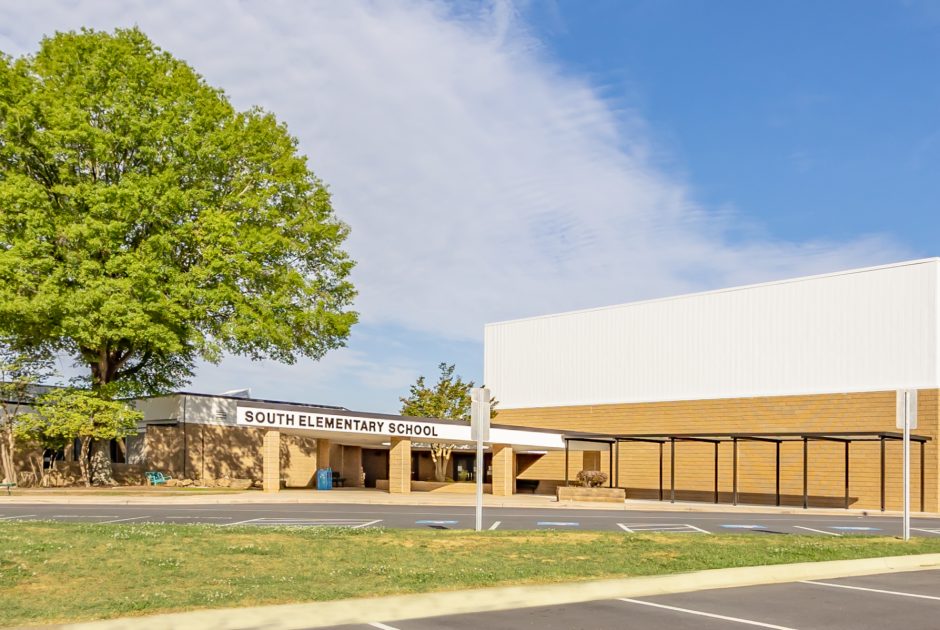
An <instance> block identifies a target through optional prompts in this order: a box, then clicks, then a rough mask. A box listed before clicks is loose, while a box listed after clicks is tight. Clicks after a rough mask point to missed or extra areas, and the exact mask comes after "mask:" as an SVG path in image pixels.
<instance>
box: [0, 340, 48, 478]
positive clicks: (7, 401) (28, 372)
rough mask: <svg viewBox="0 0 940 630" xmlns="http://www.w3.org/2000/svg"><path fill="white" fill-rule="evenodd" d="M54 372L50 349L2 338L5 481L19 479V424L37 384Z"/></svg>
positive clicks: (0, 427)
mask: <svg viewBox="0 0 940 630" xmlns="http://www.w3.org/2000/svg"><path fill="white" fill-rule="evenodd" d="M51 374H52V359H51V357H50V355H49V353H48V352H45V351H42V350H36V349H30V350H23V349H20V348H17V347H16V346H14V345H13V344H12V343H11V342H10V341H8V340H0V473H2V475H3V480H4V481H6V482H12V483H16V481H17V474H16V473H17V470H16V460H15V454H16V431H15V426H16V423H17V421H18V419H19V418H20V416H22V415H23V413H24V407H25V406H26V405H28V404H29V402H30V400H31V399H32V397H33V395H34V394H35V386H36V385H37V384H38V383H39V382H40V381H41V380H42V379H44V378H47V377H48V376H49V375H51Z"/></svg>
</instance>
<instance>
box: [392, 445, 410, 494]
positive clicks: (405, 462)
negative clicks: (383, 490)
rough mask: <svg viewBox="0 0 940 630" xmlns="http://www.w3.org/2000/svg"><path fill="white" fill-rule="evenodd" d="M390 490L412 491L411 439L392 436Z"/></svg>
mask: <svg viewBox="0 0 940 630" xmlns="http://www.w3.org/2000/svg"><path fill="white" fill-rule="evenodd" d="M388 491H389V492H392V493H407V492H411V440H408V439H405V438H392V447H391V449H390V450H389V453H388Z"/></svg>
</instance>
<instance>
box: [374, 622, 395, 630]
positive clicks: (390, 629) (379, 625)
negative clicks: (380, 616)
mask: <svg viewBox="0 0 940 630" xmlns="http://www.w3.org/2000/svg"><path fill="white" fill-rule="evenodd" d="M369 625H370V626H372V627H373V628H379V630H398V628H393V627H392V626H386V625H385V624H384V623H379V622H378V621H373V622H372V623H370V624H369Z"/></svg>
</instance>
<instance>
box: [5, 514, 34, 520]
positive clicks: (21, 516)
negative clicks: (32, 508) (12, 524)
mask: <svg viewBox="0 0 940 630" xmlns="http://www.w3.org/2000/svg"><path fill="white" fill-rule="evenodd" d="M30 516H36V515H35V514H14V515H13V516H0V521H5V520H7V519H10V518H29V517H30Z"/></svg>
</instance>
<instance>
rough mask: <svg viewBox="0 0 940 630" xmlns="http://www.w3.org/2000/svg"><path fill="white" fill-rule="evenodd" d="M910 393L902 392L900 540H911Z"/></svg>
mask: <svg viewBox="0 0 940 630" xmlns="http://www.w3.org/2000/svg"><path fill="white" fill-rule="evenodd" d="M910 397H911V393H910V392H909V391H906V392H904V517H903V523H902V526H901V538H903V539H904V540H910V539H911V413H910V409H911V404H910Z"/></svg>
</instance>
